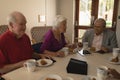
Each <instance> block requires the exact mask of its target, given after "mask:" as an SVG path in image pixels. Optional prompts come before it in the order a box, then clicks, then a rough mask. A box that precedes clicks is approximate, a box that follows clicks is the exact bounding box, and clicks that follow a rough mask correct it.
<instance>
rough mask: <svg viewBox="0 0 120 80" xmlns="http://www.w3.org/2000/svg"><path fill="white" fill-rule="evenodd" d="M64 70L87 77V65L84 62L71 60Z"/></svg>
mask: <svg viewBox="0 0 120 80" xmlns="http://www.w3.org/2000/svg"><path fill="white" fill-rule="evenodd" d="M66 69H67V72H68V73H75V74H83V75H87V69H88V64H87V62H85V61H81V60H77V59H73V58H71V59H70V61H69V63H68V65H67V68H66Z"/></svg>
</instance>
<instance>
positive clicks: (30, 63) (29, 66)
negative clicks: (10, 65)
mask: <svg viewBox="0 0 120 80" xmlns="http://www.w3.org/2000/svg"><path fill="white" fill-rule="evenodd" d="M36 63H37V62H36V60H35V59H29V60H27V61H26V62H25V63H24V66H25V67H26V68H27V70H28V72H34V71H35V69H36Z"/></svg>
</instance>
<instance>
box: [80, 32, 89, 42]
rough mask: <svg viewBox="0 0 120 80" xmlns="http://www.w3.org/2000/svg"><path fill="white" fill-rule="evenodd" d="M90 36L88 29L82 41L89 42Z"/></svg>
mask: <svg viewBox="0 0 120 80" xmlns="http://www.w3.org/2000/svg"><path fill="white" fill-rule="evenodd" d="M88 36H89V31H88V30H87V31H86V32H85V33H84V35H83V37H82V42H88Z"/></svg>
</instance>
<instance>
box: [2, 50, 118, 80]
mask: <svg viewBox="0 0 120 80" xmlns="http://www.w3.org/2000/svg"><path fill="white" fill-rule="evenodd" d="M111 57H112V53H105V54H100V53H94V52H93V53H91V54H86V55H81V54H79V53H71V54H69V55H67V56H65V57H53V58H54V60H56V62H54V63H53V64H51V65H49V66H42V67H40V66H38V67H36V70H35V71H34V72H28V71H27V69H26V67H21V68H18V69H16V70H13V71H11V72H8V73H6V74H4V75H2V77H3V78H5V79H6V80H42V77H44V76H46V75H49V74H55V75H59V76H60V77H61V78H62V79H63V80H65V78H66V77H70V78H72V79H73V80H82V79H83V78H84V77H86V76H97V68H98V67H100V66H106V67H108V68H114V69H116V70H117V71H118V72H120V65H119V64H113V63H111V62H110V59H111ZM71 58H73V59H77V60H80V61H85V62H87V64H88V72H87V75H83V74H75V73H68V72H67V69H66V68H67V66H68V64H69V62H70V59H71ZM78 67H79V66H78Z"/></svg>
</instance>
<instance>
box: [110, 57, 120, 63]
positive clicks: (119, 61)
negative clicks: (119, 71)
mask: <svg viewBox="0 0 120 80" xmlns="http://www.w3.org/2000/svg"><path fill="white" fill-rule="evenodd" d="M111 60H112V57H110V59H109V63H111V64H115V65H120V59H119V61H118V62H112V61H111Z"/></svg>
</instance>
